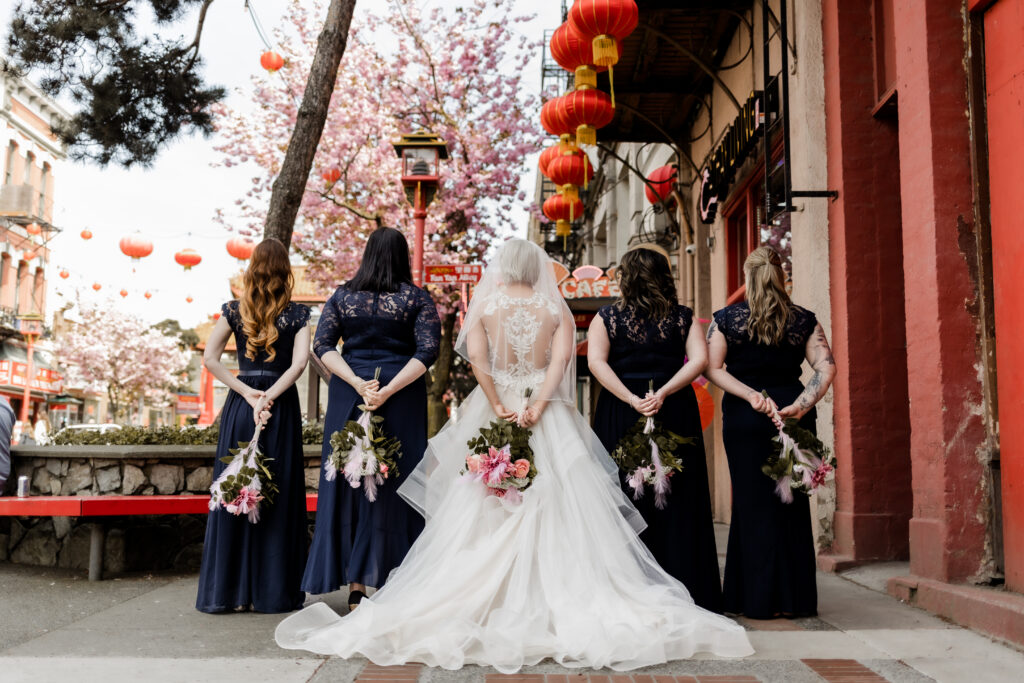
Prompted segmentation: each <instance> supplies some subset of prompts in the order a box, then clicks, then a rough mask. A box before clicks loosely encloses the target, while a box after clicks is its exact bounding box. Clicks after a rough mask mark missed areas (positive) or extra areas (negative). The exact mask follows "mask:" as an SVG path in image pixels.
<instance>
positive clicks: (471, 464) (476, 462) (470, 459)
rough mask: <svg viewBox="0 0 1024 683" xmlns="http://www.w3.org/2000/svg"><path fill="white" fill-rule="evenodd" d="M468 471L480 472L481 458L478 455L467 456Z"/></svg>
mask: <svg viewBox="0 0 1024 683" xmlns="http://www.w3.org/2000/svg"><path fill="white" fill-rule="evenodd" d="M466 469H468V470H469V471H470V472H479V471H480V456H479V455H476V454H475V453H474V454H473V455H469V456H466Z"/></svg>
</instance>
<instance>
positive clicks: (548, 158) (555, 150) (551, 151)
mask: <svg viewBox="0 0 1024 683" xmlns="http://www.w3.org/2000/svg"><path fill="white" fill-rule="evenodd" d="M561 154H562V148H561V146H560V145H551V146H550V147H545V148H544V151H543V152H541V153H540V159H539V160H538V161H537V166H538V167H539V168H540V172H541V173H543V174H544V175H545V176H547V175H548V165H549V164H551V162H552V161H553V160H554V159H555V158H556V157H558V156H561Z"/></svg>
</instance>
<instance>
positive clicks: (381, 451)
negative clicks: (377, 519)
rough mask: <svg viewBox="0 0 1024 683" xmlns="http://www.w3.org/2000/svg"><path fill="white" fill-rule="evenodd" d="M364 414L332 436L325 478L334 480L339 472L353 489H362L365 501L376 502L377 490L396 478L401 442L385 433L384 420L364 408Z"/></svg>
mask: <svg viewBox="0 0 1024 683" xmlns="http://www.w3.org/2000/svg"><path fill="white" fill-rule="evenodd" d="M359 409H360V410H362V411H363V414H362V415H361V416H360V417H359V419H358V420H349V421H348V422H346V423H345V428H344V429H342V430H341V431H338V432H334V434H332V435H331V447H332V449H333V450H332V451H331V455H330V456H329V457H328V458H327V462H326V463H325V464H324V478H325V479H327V481H334V480H335V478H337V476H338V472H341V473H342V475H343V476H344V477H345V480H346V481H347V482H348V483H349V486H351V487H352V488H354V489H357V488H359V487H360V486H362V487H363V493H365V494H366V499H367V500H369V501H370V502H371V503H372V502H373V501H375V500H377V487H378V486H380V485H382V484H383V483H384V481H385V480H387V479H389V478H391V477H397V476H398V459H399V458H400V457H402V444H401V442H400V441H399V440H398V439H396V438H394V437H393V436H389V435H388V434H386V433H385V432H384V429H383V427H382V425H383V424H384V418H383V417H381V416H380V415H375V414H374V413H373V411H371V410H368V409H367V408H366V406H359Z"/></svg>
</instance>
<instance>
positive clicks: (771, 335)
mask: <svg viewBox="0 0 1024 683" xmlns="http://www.w3.org/2000/svg"><path fill="white" fill-rule="evenodd" d="M743 272H744V273H745V274H746V278H747V302H748V303H749V304H750V321H749V322H748V323H747V334H749V335H750V339H751V340H752V341H755V342H760V343H762V344H769V345H772V346H774V345H776V344H778V343H779V342H781V341H782V338H783V336H785V334H786V323H787V322H788V321H789V311H790V309H792V307H793V302H792V301H791V300H790V298H789V294H787V293H786V273H785V272H784V271H783V270H782V257H780V256H779V254H778V252H776V251H775V250H774V249H772V248H771V247H758V248H757V249H755V250H754V251H752V252H750V255H749V256H747V260H746V261H745V262H744V264H743Z"/></svg>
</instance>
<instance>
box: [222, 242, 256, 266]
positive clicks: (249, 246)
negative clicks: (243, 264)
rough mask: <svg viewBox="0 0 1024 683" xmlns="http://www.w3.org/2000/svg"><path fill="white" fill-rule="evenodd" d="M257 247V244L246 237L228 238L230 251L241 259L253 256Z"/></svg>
mask: <svg viewBox="0 0 1024 683" xmlns="http://www.w3.org/2000/svg"><path fill="white" fill-rule="evenodd" d="M255 248H256V244H255V243H253V242H250V241H249V240H247V239H245V238H244V237H232V238H231V239H229V240H228V253H229V254H231V255H232V256H234V257H235V258H236V259H238V260H239V261H244V260H246V259H247V258H249V257H250V256H252V250H253V249H255Z"/></svg>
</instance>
